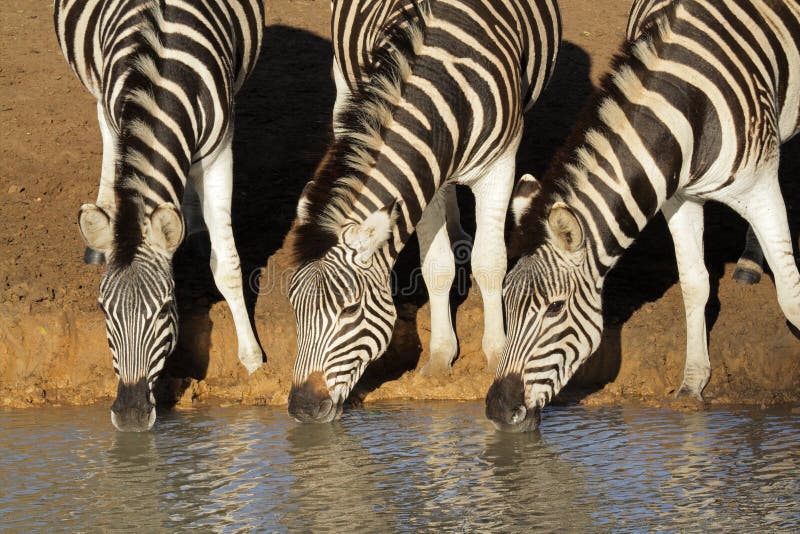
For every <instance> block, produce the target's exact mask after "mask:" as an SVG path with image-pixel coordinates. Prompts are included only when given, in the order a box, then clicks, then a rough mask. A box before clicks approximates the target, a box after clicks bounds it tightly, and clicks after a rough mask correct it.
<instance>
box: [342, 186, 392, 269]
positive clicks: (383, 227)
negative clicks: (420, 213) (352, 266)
mask: <svg viewBox="0 0 800 534" xmlns="http://www.w3.org/2000/svg"><path fill="white" fill-rule="evenodd" d="M397 205H398V203H397V201H396V200H395V201H393V202H392V203H391V204H389V205H388V206H386V207H384V208H382V209H380V210H378V211H376V212H375V213H373V214H372V215H370V216H369V217H367V218H366V219H365V220H364V222H362V223H361V224H359V225H358V226H356V227H355V228H353V229H352V230H351V231H350V232H348V233H347V234H346V235H345V244H347V245H348V246H350V247H352V248H354V249H355V250H356V252H357V253H358V256H359V259H360V260H361V261H368V260H369V259H370V258H372V255H373V254H375V252H377V251H378V250H379V249H380V248H381V247H383V246H384V245H385V244H386V242H387V241H389V238H390V237H391V236H392V230H393V229H394V224H395V221H396V220H397Z"/></svg>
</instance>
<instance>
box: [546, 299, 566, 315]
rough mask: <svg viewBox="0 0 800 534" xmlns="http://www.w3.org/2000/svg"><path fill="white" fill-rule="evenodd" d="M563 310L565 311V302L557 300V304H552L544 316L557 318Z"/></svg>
mask: <svg viewBox="0 0 800 534" xmlns="http://www.w3.org/2000/svg"><path fill="white" fill-rule="evenodd" d="M563 309H564V301H563V300H557V301H555V302H551V303H550V305H549V306H548V307H547V310H545V312H544V315H545V317H555V316H556V315H558V314H559V313H561V310H563Z"/></svg>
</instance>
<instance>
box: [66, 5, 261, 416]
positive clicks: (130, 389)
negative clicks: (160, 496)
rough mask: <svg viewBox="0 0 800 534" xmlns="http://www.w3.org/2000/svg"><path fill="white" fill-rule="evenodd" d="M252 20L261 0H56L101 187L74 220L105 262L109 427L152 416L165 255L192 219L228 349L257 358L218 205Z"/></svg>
mask: <svg viewBox="0 0 800 534" xmlns="http://www.w3.org/2000/svg"><path fill="white" fill-rule="evenodd" d="M263 18H264V7H263V3H262V0H230V1H221V0H214V1H207V2H197V3H194V2H192V3H187V2H182V1H179V0H161V1H156V0H56V2H55V8H54V23H55V30H56V35H57V37H58V41H59V45H60V47H61V50H62V52H63V54H64V56H65V57H66V59H67V62H68V63H69V65H70V66H71V67H72V70H73V71H74V72H75V74H76V75H77V76H78V78H79V79H80V81H81V82H82V83H83V85H84V86H85V87H86V89H88V91H89V92H90V93H91V94H92V96H94V97H95V99H96V100H97V118H98V123H99V125H100V133H101V137H102V141H103V159H102V168H101V177H100V187H99V193H98V196H97V201H96V203H95V204H84V205H83V206H81V208H80V212H79V216H78V223H79V228H80V231H81V234H82V236H83V239H84V240H85V242H86V244H87V253H86V258H87V260H89V261H98V260H101V261H102V260H105V261H106V267H105V271H104V273H103V276H102V280H101V283H100V294H99V299H98V303H99V307H100V309H101V310H102V312H103V314H104V316H105V324H106V334H107V338H108V344H109V348H110V349H111V353H112V356H113V365H114V371H115V373H116V374H117V376H118V378H119V381H118V387H117V397H116V400H115V401H114V404H113V405H112V407H111V421H112V423H113V424H114V426H115V427H116V428H117V429H119V430H130V431H143V430H148V429H150V428H151V427H152V426H153V423H154V422H155V419H156V411H155V398H154V394H153V383H154V382H155V380H156V378H157V377H158V374H159V373H160V371H161V370H162V369H163V367H164V362H165V359H166V357H167V356H168V355H169V354H170V353H171V352H172V350H173V349H174V347H175V344H176V341H177V335H178V313H177V309H176V305H175V284H174V280H173V275H172V264H171V260H172V257H173V254H174V253H175V251H176V249H177V248H178V246H179V245H180V244H181V242H182V241H183V238H184V234H186V233H187V232H188V233H190V234H191V233H196V232H198V231H203V230H204V228H203V219H204V220H205V224H206V225H207V230H208V233H209V238H210V241H211V269H212V272H213V275H214V280H215V282H216V284H217V287H218V288H219V290H220V292H221V293H222V295H223V296H224V298H225V300H226V301H227V302H228V305H229V307H230V309H231V312H232V314H233V319H234V323H235V326H236V332H237V336H238V342H239V359H240V361H241V362H242V364H243V365H244V366H245V367H246V368H247V370H248V371H249V372H251V373H252V372H253V371H254V370H255V369H256V368H258V367H259V366H260V365H261V363H262V361H263V358H264V356H263V352H262V351H261V347H260V346H259V344H258V341H257V340H256V338H255V335H254V333H253V330H252V327H251V324H250V319H249V315H248V312H247V309H246V308H245V303H244V296H243V286H242V275H241V267H240V261H239V255H238V252H237V250H236V245H235V243H234V240H233V233H232V231H231V213H230V210H231V194H232V185H233V183H232V182H233V181H232V166H233V159H232V140H233V95H234V94H235V93H236V92H237V91H238V90H239V88H240V87H241V86H242V84H243V83H244V81H245V80H246V79H247V77H248V75H249V74H250V73H251V72H252V70H253V68H254V66H255V63H256V60H257V59H258V56H259V52H260V48H261V39H262V34H263ZM181 201H184V205H185V206H184V207H186V208H187V209H186V210H185V212H184V213H182V210H181ZM184 215H185V218H186V223H185V224H184Z"/></svg>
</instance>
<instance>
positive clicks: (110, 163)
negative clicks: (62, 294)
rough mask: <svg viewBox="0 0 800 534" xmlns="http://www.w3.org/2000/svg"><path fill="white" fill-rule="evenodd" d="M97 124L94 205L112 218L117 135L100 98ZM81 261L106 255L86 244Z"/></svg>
mask: <svg viewBox="0 0 800 534" xmlns="http://www.w3.org/2000/svg"><path fill="white" fill-rule="evenodd" d="M97 124H98V125H99V126H100V137H101V138H102V140H103V163H102V166H101V167H100V187H99V189H98V192H97V202H96V205H97V206H98V207H100V208H101V209H102V210H103V211H105V212H106V213H107V214H108V215H109V216H110V217H111V218H112V219H113V217H114V211H115V207H116V202H115V200H114V175H115V173H116V168H117V167H116V165H117V163H116V162H117V146H116V145H117V136H116V134H115V133H114V129H113V127H112V126H111V125H110V124H109V123H108V121H107V120H106V114H105V111H104V110H103V102H102V101H101V100H98V101H97ZM83 261H84V262H85V263H88V264H92V265H99V264H102V263H105V262H106V256H105V254H103V253H102V252H101V251H99V250H95V249H93V248H91V247H88V246H87V247H86V249H85V250H84V252H83Z"/></svg>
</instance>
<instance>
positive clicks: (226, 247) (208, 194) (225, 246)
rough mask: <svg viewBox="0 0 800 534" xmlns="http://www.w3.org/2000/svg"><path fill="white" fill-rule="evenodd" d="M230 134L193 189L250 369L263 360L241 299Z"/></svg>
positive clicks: (216, 275) (214, 267) (215, 270)
mask: <svg viewBox="0 0 800 534" xmlns="http://www.w3.org/2000/svg"><path fill="white" fill-rule="evenodd" d="M231 145H232V135H229V136H228V138H227V139H226V140H225V141H224V143H223V146H222V147H221V148H220V149H219V150H218V152H217V154H216V157H213V156H212V157H209V158H208V159H209V160H210V161H209V162H208V163H207V164H206V163H204V161H201V162H200V163H199V164H200V165H202V166H203V168H202V172H201V175H200V176H199V177H198V178H197V182H196V185H197V186H198V187H197V192H198V194H199V195H200V202H201V204H202V207H203V218H204V219H205V221H206V226H207V227H208V234H209V238H210V240H211V272H212V273H213V274H214V282H216V284H217V288H218V289H219V291H220V293H222V296H223V297H224V298H225V301H226V302H227V303H228V306H229V307H230V309H231V314H232V315H233V322H234V325H235V326H236V336H237V338H238V343H239V361H241V362H242V365H244V366H245V368H246V369H247V371H248V372H250V373H252V372H253V371H255V370H256V369H258V367H260V366H261V364H262V363H263V361H264V353H263V352H262V350H261V347H260V346H259V344H258V341H256V337H255V334H254V333H253V328H252V326H251V325H250V317H249V315H248V314H247V308H246V306H245V303H244V293H243V286H242V269H241V264H240V261H239V253H238V252H237V250H236V243H235V242H234V239H233V228H232V226H231V200H232V193H233V151H232V146H231Z"/></svg>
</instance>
